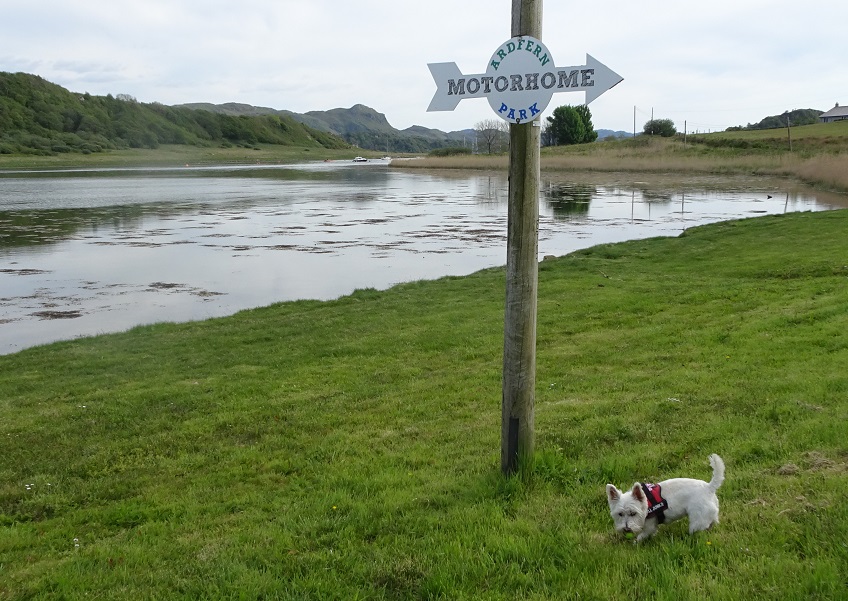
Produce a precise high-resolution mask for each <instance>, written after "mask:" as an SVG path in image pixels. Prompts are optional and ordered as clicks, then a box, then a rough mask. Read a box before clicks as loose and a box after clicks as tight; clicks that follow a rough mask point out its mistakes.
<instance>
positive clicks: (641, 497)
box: [631, 482, 647, 503]
mask: <svg viewBox="0 0 848 601" xmlns="http://www.w3.org/2000/svg"><path fill="white" fill-rule="evenodd" d="M631 492H633V498H634V499H636V500H637V501H639V502H640V503H641V502H642V501H646V500H647V499H646V498H645V492H644V491H643V490H642V487H641V486H639V483H638V482H637V483H635V484H634V485H633V490H632V491H631Z"/></svg>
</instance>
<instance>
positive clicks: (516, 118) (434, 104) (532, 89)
mask: <svg viewBox="0 0 848 601" xmlns="http://www.w3.org/2000/svg"><path fill="white" fill-rule="evenodd" d="M427 66H428V67H429V68H430V73H432V75H433V79H434V80H435V81H436V94H435V95H434V96H433V100H432V101H431V102H430V106H429V107H428V108H427V110H428V111H452V110H454V109H455V108H456V106H457V105H458V104H459V102H460V100H465V99H466V98H482V97H486V98H488V100H489V105H490V106H491V107H492V110H494V111H495V113H496V114H497V115H498V116H499V117H501V118H502V119H505V120H506V121H509V122H511V123H523V122H525V121H528V120H533V119H536V118H537V117H538V116H539V115H540V114H541V113H542V111H544V110H545V108H547V106H548V104H549V103H550V101H551V97H552V96H553V95H554V93H556V92H578V91H580V90H585V92H586V104H589V103H590V102H592V101H593V100H595V99H596V98H597V97H598V96H600V95H601V94H603V93H604V92H606V91H607V90H609V89H610V88H612V87H613V86H615V85H616V84H618V83H619V82H621V81H622V80H623V78H622V77H621V76H620V75H619V74H618V73H616V72H615V71H613V70H612V69H610V68H609V67H607V66H606V65H604V64H602V63H601V62H600V61H598V60H597V59H595V58H594V57H592V56H590V55H588V54H587V55H586V64H585V65H579V66H574V67H555V66H554V61H553V59H552V58H551V55H550V53H549V52H548V49H547V48H546V47H545V45H544V44H543V43H542V42H541V41H539V40H537V39H536V38H533V37H530V36H520V37H515V38H511V39H510V40H507V41H506V42H504V43H503V44H502V45H501V47H500V48H498V49H497V50H496V51H495V53H494V54H493V55H492V59H491V60H490V61H489V65H488V67H487V68H486V72H485V73H481V74H475V75H463V74H462V72H461V71H460V70H459V68H458V67H457V66H456V63H430V64H428V65H427Z"/></svg>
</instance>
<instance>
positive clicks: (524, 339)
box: [501, 0, 542, 474]
mask: <svg viewBox="0 0 848 601" xmlns="http://www.w3.org/2000/svg"><path fill="white" fill-rule="evenodd" d="M521 35H527V36H532V37H534V38H537V39H541V38H542V0H513V1H512V37H515V36H521ZM538 125H539V124H538V122H536V121H530V122H527V123H521V124H510V127H509V208H508V224H507V259H506V308H505V311H504V356H503V402H502V418H501V470H502V471H503V473H504V474H512V473H514V472H515V471H517V470H518V469H519V468H520V467H521V466H522V465H525V464H528V463H529V462H530V461H531V460H532V456H533V446H534V440H535V417H534V405H535V388H536V308H537V288H538V279H539V276H538V274H539V142H540V136H541V127H539V126H538Z"/></svg>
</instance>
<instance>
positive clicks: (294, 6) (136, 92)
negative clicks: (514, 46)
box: [0, 0, 848, 132]
mask: <svg viewBox="0 0 848 601" xmlns="http://www.w3.org/2000/svg"><path fill="white" fill-rule="evenodd" d="M511 5H512V2H511V0H427V1H419V0H239V1H238V2H235V1H233V0H227V1H223V0H27V1H25V2H22V1H20V0H0V71H10V72H17V71H23V72H26V73H33V74H36V75H40V76H41V77H43V78H45V79H47V80H49V81H51V82H54V83H57V84H59V85H61V86H63V87H65V88H67V89H69V90H71V91H74V92H89V93H91V94H95V95H106V94H113V95H117V94H130V95H132V96H134V97H136V98H137V99H138V100H139V101H141V102H161V103H164V104H181V103H187V102H212V103H216V104H218V103H224V102H241V103H245V104H252V105H256V106H267V107H272V108H275V109H288V110H291V111H295V112H299V113H303V112H306V111H311V110H328V109H332V108H338V107H343V108H349V107H351V106H353V105H354V104H365V105H367V106H370V107H372V108H373V109H375V110H377V111H378V112H381V113H384V114H385V115H386V118H387V119H388V121H389V123H390V124H391V125H392V126H394V127H396V128H398V129H404V128H407V127H410V126H412V125H423V126H425V127H431V128H436V129H441V130H443V131H453V130H458V129H465V128H469V127H473V126H474V124H475V123H477V122H478V121H481V120H483V119H490V118H492V117H493V116H494V113H493V112H492V109H491V108H490V107H489V104H488V103H487V102H486V100H485V99H469V100H464V101H463V102H461V103H460V105H459V106H458V107H457V109H456V110H455V111H453V112H427V106H428V104H429V103H430V100H431V98H432V96H433V94H434V92H435V90H436V86H435V83H434V82H433V79H432V77H431V75H430V72H429V70H428V68H427V63H431V62H456V63H457V65H458V67H459V68H460V70H461V71H462V72H463V73H482V72H484V71H485V70H486V65H487V63H488V61H489V58H490V57H491V56H492V54H493V52H494V51H495V50H497V48H498V47H499V46H500V45H501V43H503V42H504V41H506V40H507V39H508V38H509V37H510V11H511ZM543 11H544V12H543V34H542V40H543V41H544V42H545V45H546V46H547V47H548V49H549V51H550V53H551V55H552V56H553V59H554V61H555V63H556V65H557V66H567V65H582V64H585V59H586V53H587V52H588V53H589V54H591V55H592V56H594V57H595V58H597V59H598V60H599V61H601V62H602V63H604V64H606V65H607V66H608V67H610V68H611V69H613V70H614V71H616V72H617V73H619V74H620V75H621V76H622V77H624V81H623V82H622V83H620V84H619V85H618V86H616V87H615V88H613V89H612V90H610V91H609V92H607V93H605V94H604V95H602V96H601V97H600V98H598V99H597V100H596V101H594V102H593V103H592V104H591V105H590V108H591V110H592V115H593V122H594V124H595V127H596V128H604V129H614V130H624V131H632V130H633V124H634V107H635V115H636V127H637V129H638V130H640V131H641V129H642V126H643V125H644V123H645V121H647V120H648V119H650V117H651V111H652V110H653V114H654V116H655V117H656V118H657V119H660V118H668V119H672V120H674V122H675V124H676V125H677V128H678V129H679V130H681V131H682V130H683V128H684V122H686V128H687V129H688V131H690V132H692V131H696V130H697V131H708V130H710V131H715V130H723V129H725V128H727V127H729V126H732V125H746V124H747V123H755V122H757V121H759V120H760V119H762V118H763V117H766V116H768V115H774V114H779V113H783V112H784V111H786V110H791V109H796V108H815V109H819V110H828V109H830V108H832V107H833V106H834V105H835V103H837V102H839V103H840V104H848V65H846V59H848V33H846V32H848V1H846V0H822V1H819V2H811V3H809V4H806V5H805V4H803V3H799V2H797V0H796V1H792V2H789V1H784V0H733V1H730V0H712V1H711V2H681V1H680V0H674V1H672V0H668V1H660V0H642V1H641V2H633V1H632V0H627V1H623V0H611V1H606V2H605V1H600V2H585V1H583V2H566V1H564V0H545V1H544V3H543ZM583 101H584V93H583V92H572V93H562V94H556V95H555V96H554V97H553V99H552V101H551V103H550V105H549V107H548V111H546V113H545V114H546V115H547V114H550V111H551V110H552V109H553V108H554V107H556V106H560V105H563V104H581V103H582V102H583Z"/></svg>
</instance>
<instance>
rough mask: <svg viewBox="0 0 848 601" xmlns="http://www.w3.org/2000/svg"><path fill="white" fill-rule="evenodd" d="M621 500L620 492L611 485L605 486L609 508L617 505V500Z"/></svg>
mask: <svg viewBox="0 0 848 601" xmlns="http://www.w3.org/2000/svg"><path fill="white" fill-rule="evenodd" d="M620 498H621V491H620V490H618V489H617V488H616V487H615V486H613V485H612V484H607V501H608V502H609V504H610V507H612V506H613V505H615V504H616V503H618V500H619V499H620Z"/></svg>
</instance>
